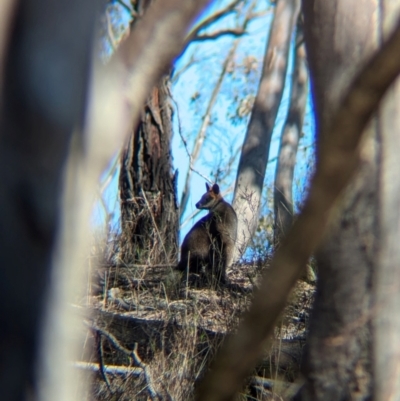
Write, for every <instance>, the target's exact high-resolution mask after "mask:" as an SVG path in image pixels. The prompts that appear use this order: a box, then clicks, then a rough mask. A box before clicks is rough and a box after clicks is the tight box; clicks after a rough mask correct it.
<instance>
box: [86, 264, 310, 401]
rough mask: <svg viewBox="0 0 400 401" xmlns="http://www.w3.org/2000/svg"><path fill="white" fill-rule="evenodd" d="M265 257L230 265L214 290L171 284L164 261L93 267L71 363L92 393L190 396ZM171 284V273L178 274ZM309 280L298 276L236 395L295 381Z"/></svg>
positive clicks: (271, 392) (261, 394) (266, 396)
mask: <svg viewBox="0 0 400 401" xmlns="http://www.w3.org/2000/svg"><path fill="white" fill-rule="evenodd" d="M265 268H268V262H262V263H261V262H258V263H246V264H240V265H237V266H234V267H233V268H232V270H231V271H230V272H229V273H228V284H227V285H224V286H223V287H221V288H218V289H217V290H216V291H215V290H211V289H208V288H201V289H195V288H190V287H185V286H182V285H181V286H179V285H177V276H176V273H175V272H174V271H173V268H172V267H171V266H144V265H141V266H138V265H136V266H123V267H121V266H120V267H115V266H111V265H109V264H107V265H103V266H99V268H98V269H95V271H94V272H93V277H94V279H93V281H92V288H91V289H90V294H89V296H88V298H87V300H86V301H87V304H86V305H85V307H89V308H90V311H91V317H90V318H88V319H86V320H85V329H86V330H87V336H86V341H85V344H84V345H83V353H82V361H80V364H79V368H81V369H85V370H86V371H87V372H90V373H88V374H90V376H91V378H92V379H93V382H92V383H93V385H92V387H91V389H90V391H91V392H90V397H89V398H90V399H93V400H104V401H105V400H121V401H124V400H132V399H134V400H149V399H155V400H177V401H179V400H190V399H192V398H193V394H194V390H195V387H196V384H197V383H198V381H199V379H200V378H201V376H202V375H203V373H204V372H205V370H206V369H207V366H208V364H209V362H210V361H211V359H212V357H213V356H214V355H215V352H216V350H217V349H218V347H219V345H220V344H221V342H222V341H223V339H224V338H225V336H226V334H227V333H229V332H232V331H234V330H235V328H236V327H237V324H238V322H239V318H240V315H241V314H242V313H243V312H244V311H245V310H246V308H247V307H248V305H249V303H250V302H251V296H252V290H253V287H254V286H255V285H257V282H258V280H259V278H260V275H261V272H262V270H263V269H265ZM178 283H179V280H178ZM314 289H315V286H314V285H313V284H310V283H307V282H305V281H299V282H298V284H297V285H296V288H295V289H294V291H293V294H292V297H291V300H290V302H289V304H288V305H287V307H286V309H285V311H284V313H283V315H282V318H281V319H280V321H279V323H278V325H277V327H276V329H275V339H274V342H273V346H272V348H271V349H270V350H266V352H265V355H264V358H263V359H262V362H261V363H260V364H259V365H258V366H257V368H256V369H255V371H254V372H253V375H252V376H251V377H249V379H248V381H247V383H246V385H245V387H244V389H243V392H242V394H241V395H240V396H239V399H243V400H272V399H281V398H280V396H288V395H289V394H290V393H293V392H295V391H296V388H297V387H298V373H299V367H300V362H301V354H302V348H303V345H304V343H305V339H306V335H307V323H308V320H309V314H310V309H311V304H312V300H313V295H314Z"/></svg>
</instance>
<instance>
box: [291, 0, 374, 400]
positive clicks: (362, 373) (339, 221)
mask: <svg viewBox="0 0 400 401" xmlns="http://www.w3.org/2000/svg"><path fill="white" fill-rule="evenodd" d="M303 12H304V17H305V23H304V27H305V37H306V45H307V55H308V60H309V66H310V72H311V77H312V83H313V84H312V88H313V98H314V105H315V111H316V119H317V132H321V131H322V130H323V128H324V127H326V126H327V125H329V124H330V123H331V120H332V116H333V113H334V111H335V110H336V109H337V108H338V105H339V103H340V102H341V98H342V96H343V95H344V93H345V91H346V88H347V86H348V84H349V82H350V81H351V79H352V78H353V77H354V74H355V73H356V72H357V71H358V70H359V68H360V67H361V66H362V65H363V64H364V63H365V61H366V59H367V58H368V57H370V56H371V54H372V53H373V52H374V50H375V49H376V48H377V45H378V28H379V27H378V19H377V18H376V15H377V12H378V11H377V5H376V2H375V1H373V0H362V1H360V0H337V1H334V2H326V1H323V0H305V1H304V2H303ZM333 49H334V51H333ZM367 131H368V132H367V136H366V139H365V141H364V144H363V146H362V149H361V161H362V163H361V168H360V170H359V172H358V174H357V176H356V177H355V178H354V180H353V182H352V185H351V186H350V187H349V188H348V189H347V190H346V191H345V194H344V195H343V197H342V201H341V205H340V207H339V210H338V212H337V217H336V219H335V222H334V223H333V224H332V226H331V231H330V232H329V233H328V234H327V236H326V238H325V241H324V243H323V245H322V246H321V248H320V249H319V251H318V253H317V263H318V272H319V276H318V288H317V294H316V300H315V306H314V313H313V318H312V321H311V324H310V334H309V339H308V347H307V352H306V354H305V362H304V372H303V373H304V375H305V377H306V383H305V386H304V387H303V389H302V391H301V394H300V395H299V399H302V400H321V401H322V400H324V401H330V400H331V401H337V400H365V399H369V398H370V397H371V386H372V380H371V374H372V372H371V337H370V323H369V322H370V306H371V301H372V299H371V285H372V277H373V270H374V266H375V256H374V255H375V252H376V249H377V245H378V244H377V239H376V238H377V234H378V232H377V223H378V196H379V193H378V165H377V161H378V151H379V147H378V136H377V132H376V120H375V121H373V122H372V123H371V124H370V125H369V127H368V128H367ZM334 179H335V177H332V180H334Z"/></svg>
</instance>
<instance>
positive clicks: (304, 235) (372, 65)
mask: <svg viewBox="0 0 400 401" xmlns="http://www.w3.org/2000/svg"><path fill="white" fill-rule="evenodd" d="M395 54H400V20H399V21H398V23H397V25H396V29H395V31H394V33H393V34H392V35H391V36H390V38H389V39H388V40H387V42H386V43H384V44H383V46H382V48H381V49H380V50H379V51H378V52H377V53H376V55H375V56H374V57H373V58H372V59H371V60H370V62H369V63H368V64H367V65H366V66H365V67H364V68H363V70H362V71H361V72H360V73H359V74H358V76H357V77H356V79H355V80H354V81H353V83H352V85H351V86H350V88H349V90H348V92H347V95H346V96H345V97H344V99H343V101H342V102H341V106H340V109H339V110H338V111H337V113H336V116H335V118H334V119H333V123H332V125H331V126H330V128H327V132H324V133H322V135H320V137H321V138H323V139H322V142H321V144H320V145H321V146H320V148H319V154H318V158H317V168H316V173H315V176H314V178H313V180H312V185H311V188H310V194H309V196H308V199H307V201H306V203H305V206H304V209H303V212H302V213H301V215H300V216H299V218H298V220H297V221H296V222H295V224H294V226H293V228H292V229H291V230H290V232H289V234H288V237H287V238H286V240H284V241H283V243H282V245H281V247H280V248H279V249H278V251H277V253H276V254H275V257H274V258H273V261H272V264H271V267H270V269H269V270H267V271H266V272H265V274H264V277H263V281H262V283H261V285H260V288H259V289H258V290H257V292H256V294H255V296H254V301H253V304H252V306H251V308H250V310H249V311H248V312H247V313H246V314H245V316H244V317H243V320H242V322H241V324H240V326H239V330H238V332H237V334H236V335H234V336H232V337H230V339H229V340H228V341H227V342H226V344H225V345H224V346H223V348H222V349H221V351H220V352H219V353H218V355H217V358H216V360H215V362H214V364H213V366H212V367H211V370H210V372H209V373H208V374H207V375H206V377H205V379H204V381H203V383H202V385H201V386H200V389H199V393H198V397H197V399H198V400H202V401H203V400H204V401H205V400H207V401H217V400H231V399H233V396H234V394H235V392H236V390H237V389H238V388H239V386H240V384H241V383H242V381H243V379H244V378H245V377H246V376H247V374H248V373H249V371H250V369H251V368H252V367H253V366H254V365H255V363H256V361H257V359H258V358H259V357H260V355H261V351H262V349H263V347H265V346H266V345H268V344H269V336H270V335H271V334H272V331H273V327H274V323H275V321H276V319H277V317H278V316H279V314H280V312H281V311H282V309H283V307H284V305H285V303H286V301H287V297H288V295H289V292H290V290H291V288H292V287H293V286H294V284H295V283H296V280H297V279H298V277H299V276H300V275H301V273H302V271H303V269H304V267H305V265H306V263H307V261H308V259H309V257H310V256H311V254H312V253H313V252H314V251H315V250H316V248H317V247H318V245H319V244H320V242H321V240H322V238H323V235H324V232H325V231H326V229H327V227H328V224H329V220H330V217H331V215H332V212H333V211H334V208H335V204H336V201H337V200H338V198H339V196H340V194H341V192H342V191H343V189H344V188H345V187H346V185H347V184H348V183H349V181H350V178H351V177H352V175H353V174H354V172H355V171H356V169H357V167H358V166H359V152H358V151H359V145H360V141H361V139H362V134H363V130H364V128H365V127H366V125H367V123H368V122H369V120H370V118H371V116H372V114H373V113H374V111H375V110H376V109H377V107H378V105H379V103H380V101H381V99H382V97H383V95H384V93H385V91H386V90H387V89H388V87H389V86H390V85H391V84H392V82H393V81H394V79H395V78H396V77H397V75H398V74H399V72H400V58H399V57H393V55H395Z"/></svg>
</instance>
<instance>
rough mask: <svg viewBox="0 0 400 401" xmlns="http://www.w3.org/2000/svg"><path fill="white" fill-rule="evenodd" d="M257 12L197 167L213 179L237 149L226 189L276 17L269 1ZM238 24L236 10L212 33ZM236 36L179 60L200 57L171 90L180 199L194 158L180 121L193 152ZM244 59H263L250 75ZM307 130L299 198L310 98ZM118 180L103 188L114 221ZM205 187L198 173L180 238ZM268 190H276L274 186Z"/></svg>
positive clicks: (309, 142)
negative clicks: (241, 114) (244, 107)
mask: <svg viewBox="0 0 400 401" xmlns="http://www.w3.org/2000/svg"><path fill="white" fill-rule="evenodd" d="M260 3H261V2H260ZM224 4H225V5H226V4H228V2H226V1H220V2H216V3H214V5H213V6H212V7H210V8H209V10H207V13H212V12H213V11H214V10H215V9H219V8H221V7H223V6H224ZM257 11H266V12H265V13H264V14H263V15H262V16H260V17H258V18H255V19H254V20H253V21H252V22H251V23H250V24H249V26H248V34H246V35H244V36H243V37H242V38H241V40H240V44H239V46H238V49H237V51H236V54H235V57H234V63H235V65H236V66H237V68H235V70H234V72H233V74H228V75H227V76H225V78H224V81H223V84H222V87H221V90H220V93H219V95H218V98H217V101H216V104H215V106H214V108H213V110H212V113H211V116H212V124H210V126H209V127H208V130H207V134H206V135H207V136H206V139H205V142H204V145H203V149H202V151H201V155H200V159H199V160H198V162H197V163H196V164H195V168H196V170H198V171H199V172H200V173H201V174H202V175H204V176H207V177H210V178H211V176H212V172H213V171H214V172H215V170H216V167H217V165H219V166H220V168H222V169H223V168H224V166H225V165H226V162H227V160H228V159H229V157H230V156H231V153H232V151H233V152H235V151H236V153H237V156H236V158H235V161H234V163H233V164H232V166H231V171H230V173H229V174H228V178H227V180H226V183H225V184H226V185H225V186H224V187H221V190H222V191H223V192H224V191H225V190H227V189H228V188H227V187H228V186H233V185H234V180H235V177H236V169H237V165H238V161H239V153H238V151H239V150H240V147H241V144H242V142H243V139H244V135H245V132H246V126H247V122H248V117H249V116H247V117H246V118H243V119H237V118H236V119H235V118H233V116H234V115H235V113H236V110H237V107H238V105H239V102H240V101H241V100H243V99H244V98H245V97H246V96H251V95H255V93H256V90H257V85H258V81H259V78H260V73H261V68H262V58H263V54H264V50H265V42H266V40H267V38H268V33H269V28H270V23H271V19H272V12H271V10H268V7H267V2H263V3H262V4H260V5H259V6H258V10H257ZM207 13H206V14H207ZM236 23H237V20H236V18H235V17H234V16H233V15H230V16H228V17H226V18H224V19H222V20H220V21H219V22H218V23H216V24H214V25H213V26H211V27H210V29H208V31H209V32H213V31H215V30H217V29H221V28H227V27H229V28H233V27H235V26H236ZM233 40H234V38H233V37H232V36H223V37H221V38H219V39H217V40H213V41H206V42H200V43H193V44H191V45H190V46H189V47H188V48H187V50H186V52H185V53H184V54H183V55H182V56H181V57H180V58H179V59H178V60H177V61H176V63H175V71H179V70H180V69H181V68H182V67H183V66H185V65H186V64H187V63H188V61H189V60H190V59H191V58H194V59H195V63H193V65H192V66H191V67H190V68H188V69H187V70H185V72H184V73H182V74H181V75H180V77H179V79H178V80H177V81H176V82H174V84H173V86H172V95H173V98H174V105H175V116H174V137H173V141H172V154H173V162H174V168H175V169H178V171H179V174H178V198H179V199H180V197H181V194H182V190H183V186H184V182H185V177H186V173H187V170H188V166H189V158H188V156H187V151H186V149H185V147H184V145H183V142H182V140H181V136H180V134H179V126H180V128H181V134H182V136H183V137H184V138H185V139H186V140H187V143H188V147H189V150H190V151H191V150H192V148H193V141H194V137H195V135H196V133H197V131H198V129H199V127H200V124H201V122H202V119H203V117H204V113H205V109H206V107H207V104H208V101H209V98H210V96H211V91H212V89H213V87H214V84H215V82H216V80H217V79H218V77H219V74H220V71H221V68H222V63H223V62H224V59H225V56H226V55H227V54H228V52H229V49H230V46H231V45H232V43H233ZM245 58H254V59H256V60H258V61H257V64H256V68H255V69H254V70H252V71H251V72H250V73H249V74H246V73H244V72H243V68H241V66H242V63H243V60H244V59H245ZM291 59H292V57H290V62H289V68H288V76H287V80H286V82H290V75H291V73H292V71H291V70H292V62H291ZM289 90H290V87H289V85H288V84H286V86H285V91H284V95H283V99H282V102H281V106H280V109H279V112H278V118H277V122H276V126H275V129H274V132H273V138H272V143H271V148H270V157H269V159H270V160H271V162H270V163H269V164H268V167H267V172H266V179H265V191H266V194H267V191H268V189H270V188H272V183H273V178H274V174H275V168H276V162H275V161H274V160H275V158H276V156H277V152H278V148H279V138H280V135H281V132H282V126H283V124H284V121H285V118H286V113H287V108H288V103H289ZM193 98H196V100H192V99H193ZM178 119H179V120H178ZM303 132H304V136H303V138H301V140H300V144H299V153H298V163H297V166H296V170H295V180H294V181H295V183H297V186H295V198H296V197H297V198H299V197H301V193H302V189H301V187H302V186H303V185H304V183H305V177H306V176H307V168H308V167H307V163H308V162H309V160H310V157H311V155H312V152H313V139H314V123H313V112H312V107H311V104H310V101H308V105H307V110H306V116H305V122H304V128H303ZM111 165H112V163H111ZM107 174H108V172H105V174H104V177H106V176H107ZM117 183H118V174H117V173H115V174H114V177H113V179H111V180H110V183H109V184H108V186H107V188H106V189H105V190H104V192H103V199H104V201H105V206H106V207H107V209H108V210H109V211H113V212H114V213H115V215H114V221H116V220H117V218H118V217H119V207H118V199H117ZM296 188H297V189H296ZM298 188H299V189H298ZM204 191H205V180H204V178H203V177H200V176H199V175H197V174H195V173H194V174H193V175H192V181H191V185H190V194H191V197H190V199H189V203H188V207H187V209H186V211H185V214H184V216H183V219H182V222H185V220H186V224H185V225H184V226H183V227H182V229H181V234H180V235H181V240H182V239H183V238H184V235H185V234H186V233H187V231H188V230H189V229H190V227H191V226H192V225H193V223H194V222H195V221H196V220H197V219H199V217H200V216H201V215H202V214H201V215H197V216H196V217H195V218H192V219H189V220H187V217H188V216H191V215H192V214H193V212H195V210H196V208H195V203H196V202H197V201H198V200H199V199H200V197H201V195H202V194H203V193H204ZM269 192H271V191H270V190H269ZM226 198H227V200H229V201H230V200H231V198H232V193H230V194H228V195H227V196H226ZM268 203H270V202H268ZM269 212H271V211H270V210H268V209H267V210H265V209H264V213H269ZM203 214H204V212H203ZM93 220H94V221H95V222H99V221H101V220H104V211H103V208H102V206H100V205H99V204H97V206H96V208H95V211H94V216H93ZM115 225H116V223H115Z"/></svg>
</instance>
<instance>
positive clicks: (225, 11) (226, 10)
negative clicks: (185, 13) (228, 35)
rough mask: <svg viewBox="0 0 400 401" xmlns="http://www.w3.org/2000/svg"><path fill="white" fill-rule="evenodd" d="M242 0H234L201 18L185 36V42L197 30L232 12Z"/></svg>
mask: <svg viewBox="0 0 400 401" xmlns="http://www.w3.org/2000/svg"><path fill="white" fill-rule="evenodd" d="M242 2H243V0H235V1H233V2H232V3H231V4H229V5H228V6H226V7H225V8H223V9H222V10H219V11H216V12H215V13H214V14H212V15H210V16H209V17H207V18H205V19H203V20H202V21H201V22H200V23H199V24H197V25H196V26H195V27H194V28H193V29H192V30H191V31H190V33H189V35H188V36H187V38H186V43H190V42H191V41H192V40H193V38H195V37H196V36H198V35H199V32H200V31H201V30H203V29H205V28H207V27H208V26H210V25H211V24H213V23H214V22H216V21H218V20H219V19H220V18H222V17H225V16H226V15H228V14H229V13H231V12H233V11H234V10H235V8H236V6H238V5H239V4H240V3H242Z"/></svg>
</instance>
